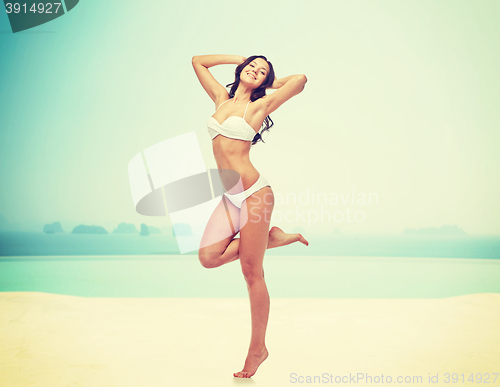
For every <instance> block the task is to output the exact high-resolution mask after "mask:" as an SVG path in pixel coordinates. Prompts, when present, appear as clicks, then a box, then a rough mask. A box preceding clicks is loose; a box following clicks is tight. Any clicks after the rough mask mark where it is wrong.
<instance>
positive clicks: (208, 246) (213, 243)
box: [200, 197, 240, 257]
mask: <svg viewBox="0 0 500 387" xmlns="http://www.w3.org/2000/svg"><path fill="white" fill-rule="evenodd" d="M224 202H225V203H224ZM239 224H240V209H239V208H238V207H236V206H235V205H234V204H233V203H231V202H230V201H229V200H227V199H226V198H225V197H223V198H222V199H221V201H220V202H219V204H218V205H217V207H216V208H215V210H214V212H213V213H212V215H211V216H210V219H209V220H208V223H207V225H206V227H205V230H204V231H203V236H202V238H201V242H200V253H204V254H207V255H210V256H212V255H213V256H214V257H217V256H219V255H221V254H222V253H223V252H224V251H225V250H226V247H227V245H228V244H229V243H230V242H231V240H232V239H233V238H234V236H235V235H236V234H237V233H238V231H239Z"/></svg>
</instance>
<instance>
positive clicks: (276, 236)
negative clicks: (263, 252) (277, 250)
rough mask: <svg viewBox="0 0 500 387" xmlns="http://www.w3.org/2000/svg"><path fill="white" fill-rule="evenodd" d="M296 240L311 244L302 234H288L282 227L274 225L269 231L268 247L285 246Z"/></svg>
mask: <svg viewBox="0 0 500 387" xmlns="http://www.w3.org/2000/svg"><path fill="white" fill-rule="evenodd" d="M294 242H300V243H303V244H304V245H306V246H309V242H308V241H306V239H305V238H304V237H303V236H302V234H287V233H285V232H284V231H283V230H282V229H281V228H279V227H276V226H274V227H272V228H271V230H270V231H269V240H268V242H267V248H268V249H272V248H273V247H280V246H285V245H289V244H290V243H294Z"/></svg>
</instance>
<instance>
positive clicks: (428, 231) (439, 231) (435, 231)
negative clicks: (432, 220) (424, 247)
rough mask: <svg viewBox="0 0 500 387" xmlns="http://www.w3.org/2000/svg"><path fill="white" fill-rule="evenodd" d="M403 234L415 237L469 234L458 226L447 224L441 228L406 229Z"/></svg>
mask: <svg viewBox="0 0 500 387" xmlns="http://www.w3.org/2000/svg"><path fill="white" fill-rule="evenodd" d="M403 234H414V235H467V233H466V232H465V231H464V230H462V228H459V227H458V226H456V225H449V224H445V225H443V226H441V227H424V228H419V229H418V230H417V229H414V228H405V229H404V231H403Z"/></svg>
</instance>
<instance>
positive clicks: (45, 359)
mask: <svg viewBox="0 0 500 387" xmlns="http://www.w3.org/2000/svg"><path fill="white" fill-rule="evenodd" d="M0 305H1V306H0V311H1V313H0V338H1V339H0V340H1V343H2V344H1V346H0V364H2V367H1V368H2V372H1V373H0V385H1V386H9V387H10V386H16V387H22V386H37V387H45V386H47V387H58V386H92V387H94V386H96V387H97V386H119V387H126V386H134V387H136V386H148V387H156V386H214V387H215V386H218V387H220V386H230V385H231V386H232V385H241V384H247V385H260V386H287V385H298V384H301V385H303V384H312V383H313V382H315V384H326V385H333V384H344V383H349V384H360V385H367V384H378V383H386V382H388V377H390V378H391V380H392V383H401V382H402V383H405V384H433V385H436V384H437V385H449V384H450V383H451V381H452V379H451V378H452V377H453V376H452V374H453V373H456V374H457V375H456V377H457V378H459V382H458V383H457V384H461V385H473V384H477V383H476V382H475V383H471V382H470V381H467V379H468V378H469V377H470V374H471V373H473V374H474V378H478V377H479V376H478V375H477V374H480V376H481V378H482V380H483V381H485V379H486V378H487V377H488V376H487V375H486V374H489V382H490V383H493V379H494V378H495V375H493V373H498V372H500V368H499V365H500V294H493V293H483V294H471V295H465V296H457V297H450V298H441V299H324V298H323V299H318V298H315V299H310V298H274V299H271V313H270V319H269V326H268V333H267V347H268V350H269V353H270V354H269V358H268V359H267V360H266V361H265V362H264V363H263V364H262V365H261V367H260V369H259V370H258V372H257V374H256V375H255V376H254V377H252V378H251V379H249V380H240V379H235V378H233V376H232V373H233V372H236V371H239V370H240V369H241V368H242V366H243V362H244V359H245V356H246V351H247V347H248V343H249V337H250V309H249V301H248V299H244V298H230V299H214V298H208V299H203V298H87V297H78V296H68V295H58V294H50V293H42V292H2V293H0ZM446 373H450V376H449V377H450V379H448V383H447V382H446V380H447V376H446ZM462 374H464V375H463V376H462ZM382 375H383V378H384V379H383V381H382V380H381V379H380V378H382ZM429 375H430V376H431V377H433V378H434V379H433V381H436V380H437V383H429ZM315 377H316V378H315ZM369 377H372V378H373V379H372V380H371V383H370V379H369ZM377 377H378V379H377ZM398 377H399V379H397V378H398ZM420 377H421V379H419V378H420ZM436 377H437V379H436ZM404 378H406V379H404ZM408 378H411V379H408ZM462 378H465V380H464V382H462ZM366 380H368V383H367V382H366ZM376 380H378V382H376ZM405 380H406V382H405ZM410 380H411V381H410ZM476 380H477V379H475V381H476ZM308 381H309V382H308ZM496 383H499V384H500V378H497V380H496Z"/></svg>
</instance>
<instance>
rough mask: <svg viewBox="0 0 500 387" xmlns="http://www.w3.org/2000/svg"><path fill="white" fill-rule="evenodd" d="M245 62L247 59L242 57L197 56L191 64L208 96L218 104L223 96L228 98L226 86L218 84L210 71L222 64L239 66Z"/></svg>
mask: <svg viewBox="0 0 500 387" xmlns="http://www.w3.org/2000/svg"><path fill="white" fill-rule="evenodd" d="M245 60H246V58H245V57H244V56H241V55H195V56H193V59H192V60H191V63H192V64H193V69H194V72H195V73H196V76H197V77H198V79H199V81H200V83H201V86H203V88H204V89H205V91H206V92H207V94H208V95H209V96H210V98H212V101H214V102H215V103H216V104H217V102H218V101H219V99H220V98H221V97H222V96H226V97H227V91H226V88H225V87H224V86H222V85H221V84H220V83H219V82H217V80H216V79H215V78H214V76H213V75H212V73H210V71H209V70H208V69H209V68H210V67H213V66H217V65H221V64H236V65H239V64H240V63H243V62H244V61H245Z"/></svg>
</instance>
